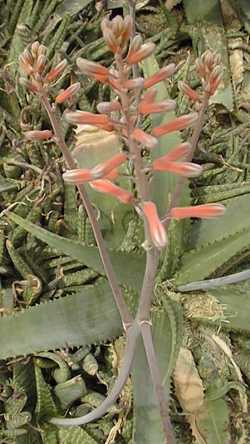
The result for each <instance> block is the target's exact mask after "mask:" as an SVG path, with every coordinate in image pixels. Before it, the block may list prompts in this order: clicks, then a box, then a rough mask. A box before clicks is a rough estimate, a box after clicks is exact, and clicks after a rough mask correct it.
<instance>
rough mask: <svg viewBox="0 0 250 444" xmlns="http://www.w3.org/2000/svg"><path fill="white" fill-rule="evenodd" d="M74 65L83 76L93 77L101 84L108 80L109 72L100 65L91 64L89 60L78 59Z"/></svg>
mask: <svg viewBox="0 0 250 444" xmlns="http://www.w3.org/2000/svg"><path fill="white" fill-rule="evenodd" d="M76 64H77V66H78V68H79V69H80V71H81V72H82V73H83V74H85V75H87V76H90V77H94V78H95V79H96V80H99V81H101V82H105V81H107V80H108V77H109V70H108V69H107V68H106V67H105V66H103V65H101V64H100V63H96V62H91V61H90V60H87V59H83V58H81V57H79V58H78V59H77V60H76Z"/></svg>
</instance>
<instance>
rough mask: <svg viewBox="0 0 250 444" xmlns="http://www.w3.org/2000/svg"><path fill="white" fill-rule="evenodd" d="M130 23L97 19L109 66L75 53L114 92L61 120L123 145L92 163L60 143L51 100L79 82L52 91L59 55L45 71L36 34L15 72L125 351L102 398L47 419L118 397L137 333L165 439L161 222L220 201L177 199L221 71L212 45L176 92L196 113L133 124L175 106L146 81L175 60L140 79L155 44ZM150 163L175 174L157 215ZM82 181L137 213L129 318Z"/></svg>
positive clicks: (33, 135)
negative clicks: (74, 193) (75, 199)
mask: <svg viewBox="0 0 250 444" xmlns="http://www.w3.org/2000/svg"><path fill="white" fill-rule="evenodd" d="M129 6H130V11H131V14H132V16H133V15H134V3H133V1H132V0H131V1H130V2H129ZM134 28H135V23H134V21H133V19H132V18H131V16H129V15H128V16H126V17H125V18H124V19H123V18H122V17H120V16H116V17H115V18H114V19H112V20H109V19H108V18H105V19H104V20H103V21H102V32H103V37H104V40H105V42H106V44H107V46H108V48H109V49H110V51H111V52H112V53H113V56H114V67H113V68H112V69H108V68H106V67H105V66H102V65H101V64H99V63H95V62H92V61H88V60H86V59H82V58H79V59H77V61H76V63H77V66H78V68H79V69H80V71H81V72H82V73H83V74H85V75H87V76H89V77H91V78H93V79H95V80H97V81H99V82H101V83H103V84H105V85H108V86H109V87H110V88H111V89H112V90H113V93H114V95H115V99H113V100H111V102H102V103H100V104H99V105H98V106H97V109H98V111H99V114H94V113H90V112H86V111H81V110H77V111H74V112H71V111H68V112H67V113H66V119H67V121H68V122H70V123H72V124H73V125H74V124H88V125H93V126H95V127H98V128H101V129H104V130H106V131H108V132H111V131H112V132H115V133H116V134H117V135H118V136H119V137H120V138H121V139H122V140H123V142H124V148H123V149H122V150H121V152H119V153H117V154H115V155H114V156H113V157H112V158H110V159H108V160H106V161H105V162H102V163H98V164H97V165H95V166H93V167H92V168H85V169H79V168H77V165H76V163H75V161H74V159H73V157H72V155H71V152H70V150H69V148H68V147H67V144H66V143H65V140H64V137H63V131H62V127H61V122H60V120H59V118H58V112H57V111H58V110H56V107H58V106H59V105H61V104H63V103H64V102H65V101H66V102H70V100H71V99H72V97H73V96H74V95H75V94H77V92H78V91H79V88H80V84H79V83H74V84H72V85H70V86H69V87H68V88H66V89H65V90H62V91H60V93H59V94H57V96H56V97H55V98H54V99H52V97H53V82H54V81H55V80H57V79H58V77H60V76H61V75H62V74H63V71H64V69H65V66H66V62H65V61H64V60H63V61H62V62H60V63H59V64H58V65H57V66H56V67H55V68H52V69H51V70H50V71H49V72H47V59H46V48H45V47H44V46H43V45H40V44H39V43H38V42H35V43H33V44H32V45H31V47H30V48H27V49H26V50H25V51H24V52H23V54H22V55H21V57H20V68H21V70H22V71H23V72H24V74H25V75H26V77H24V78H22V79H21V82H22V84H23V85H24V86H25V87H26V88H27V89H28V90H29V91H30V92H31V93H32V94H35V95H37V97H38V98H39V99H40V101H41V103H42V105H43V107H44V108H45V110H46V111H47V114H48V116H49V119H50V122H51V126H52V129H53V132H52V131H51V130H43V131H40V130H35V129H34V130H33V131H28V132H27V133H26V134H25V137H26V138H27V139H29V140H39V141H41V140H49V139H53V140H54V141H55V142H56V143H57V144H58V146H59V148H60V149H61V152H62V154H63V156H64V160H65V163H66V166H67V168H68V170H66V172H65V173H64V174H63V179H64V180H65V182H68V183H71V184H75V185H77V187H78V190H79V194H80V197H81V199H82V202H83V205H84V207H85V209H86V211H87V214H88V217H89V220H90V223H91V225H92V228H93V232H94V235H95V238H96V242H97V246H98V248H99V252H100V256H101V259H102V262H103V266H104V270H105V272H106V275H107V279H108V281H109V284H110V286H111V289H112V292H113V296H114V300H115V302H116V304H117V307H118V310H119V312H120V315H121V319H122V322H123V326H124V332H125V334H126V337H127V345H126V349H125V356H124V360H123V364H122V366H121V370H120V374H119V376H118V378H117V380H116V382H115V384H114V387H113V389H112V391H111V393H110V394H109V395H108V397H107V398H106V400H105V401H104V402H103V404H101V405H100V407H98V408H97V409H95V410H94V411H92V412H91V413H89V414H87V415H84V416H82V417H79V418H69V419H67V418H52V419H51V420H50V422H51V423H53V424H56V425H59V426H72V425H81V424H85V423H87V422H89V421H93V420H95V419H98V418H99V417H100V416H102V415H104V414H105V413H106V412H107V410H108V408H109V407H110V406H111V405H112V403H113V402H114V401H115V400H116V399H117V398H118V396H119V394H120V392H121V390H122V388H123V387H124V385H125V383H126V381H127V378H128V376H129V373H130V371H131V367H132V362H133V358H134V354H135V352H136V346H137V340H138V337H139V336H140V335H142V338H143V344H144V348H145V352H146V356H147V360H148V365H149V369H150V373H151V377H152V382H153V385H154V388H155V393H156V397H157V400H158V404H159V410H160V414H161V418H162V425H163V430H164V436H165V440H166V443H167V444H173V443H174V433H173V429H172V426H171V421H170V417H169V411H168V403H167V401H166V399H165V396H164V389H163V384H162V377H161V375H160V370H159V367H158V363H157V359H156V354H155V350H154V344H153V339H152V330H151V319H150V309H151V305H152V300H153V295H154V286H155V277H156V273H157V269H158V264H159V257H160V252H161V250H162V249H163V248H166V247H167V229H168V226H169V222H170V220H171V219H172V218H174V219H182V218H184V217H198V218H211V217H217V216H220V215H222V214H223V213H224V207H223V206H222V205H220V204H208V205H199V206H193V207H185V208H183V207H178V206H177V205H178V200H179V197H180V194H181V189H182V185H183V183H184V182H183V181H184V180H186V179H185V178H187V177H195V176H197V175H199V174H201V172H202V167H201V166H200V165H197V164H195V163H193V162H192V157H193V153H194V150H195V148H196V145H197V141H198V138H199V135H200V132H201V129H202V125H203V121H204V114H205V111H206V109H207V107H208V102H209V98H210V97H211V95H213V94H214V93H215V91H216V88H217V87H218V84H219V82H220V79H221V71H220V67H219V59H218V57H217V56H216V55H214V54H212V53H211V52H206V53H205V54H204V55H203V56H202V57H201V59H199V60H198V62H197V73H198V75H199V77H200V80H201V83H202V92H201V93H200V94H198V93H197V92H196V91H193V90H192V89H191V88H190V87H189V85H187V84H184V83H182V84H180V87H181V89H182V91H183V93H184V94H186V95H187V97H188V98H189V99H191V100H192V101H193V102H195V103H196V105H197V107H198V108H199V111H198V113H197V112H192V113H190V114H187V115H184V116H179V117H176V118H175V119H173V120H171V121H169V122H167V123H165V124H163V125H160V126H157V127H154V128H153V129H152V131H151V133H148V132H146V131H144V130H143V129H142V128H141V127H140V122H141V120H142V119H143V116H145V115H150V114H153V113H165V112H169V111H172V110H173V109H174V108H175V102H174V101H173V100H164V101H161V102H159V103H157V102H156V101H155V99H156V91H155V90H154V89H153V88H152V87H153V86H154V85H156V84H157V83H159V82H161V81H163V80H165V79H167V78H169V76H171V75H172V74H173V73H174V72H175V70H176V67H175V65H174V64H170V65H167V66H165V67H164V68H162V69H160V70H159V71H158V73H155V74H154V75H152V76H151V77H149V78H147V79H144V78H143V77H141V76H140V74H139V73H138V66H137V64H138V62H140V61H142V60H144V59H145V58H147V57H149V56H150V55H151V54H152V53H153V51H154V49H155V45H154V44H153V43H151V42H147V43H143V41H142V39H141V37H140V36H138V35H135V32H134ZM149 88H150V89H149ZM51 101H53V103H51ZM114 112H115V117H114ZM187 128H194V131H193V135H192V138H191V140H190V142H189V143H188V142H185V143H181V144H179V145H177V146H176V147H174V148H173V149H172V150H170V151H169V152H168V154H166V155H164V156H162V157H159V158H158V159H156V160H154V161H153V162H152V164H151V165H148V162H147V164H146V162H145V159H144V156H143V154H142V153H143V149H147V150H149V151H150V150H154V148H155V147H156V145H157V143H158V139H159V138H160V137H162V136H163V135H165V134H169V133H172V132H175V131H181V130H184V129H187ZM127 161H129V162H131V163H132V165H133V171H134V177H133V181H134V183H135V185H136V190H135V192H134V193H132V192H131V191H129V190H127V189H123V188H121V187H120V186H118V185H117V184H116V183H115V180H116V178H117V176H118V175H119V167H120V166H121V165H123V164H124V163H126V162H127ZM148 171H150V175H149V174H147V173H148ZM155 171H158V172H161V173H162V174H164V173H166V172H168V173H173V174H175V175H177V176H179V177H180V179H179V182H178V183H177V186H176V189H175V192H174V193H173V195H172V200H171V203H170V206H169V209H168V211H167V214H166V216H165V217H164V218H163V220H161V219H160V217H159V215H158V211H157V207H156V204H155V203H154V202H153V201H152V197H151V193H150V186H149V180H150V176H152V175H153V174H154V172H155ZM85 182H88V183H89V185H90V186H91V187H92V188H93V189H94V190H96V191H97V192H101V193H105V194H107V195H110V196H113V197H114V198H116V199H118V200H119V201H120V202H122V203H123V204H126V205H131V206H133V207H134V208H135V209H136V211H137V213H138V215H139V216H140V217H142V219H143V221H144V229H145V243H144V245H146V267H145V274H144V279H143V284H142V289H141V294H140V297H139V304H138V309H137V313H136V316H135V318H133V317H132V316H131V314H130V312H129V310H128V307H127V305H126V303H125V300H124V297H123V294H122V291H121V289H120V287H119V285H118V283H117V278H116V276H115V273H114V271H113V267H112V264H111V261H110V258H109V254H108V251H107V248H106V246H105V242H104V239H103V237H102V233H101V230H100V227H99V224H98V221H97V219H96V217H95V213H94V211H93V208H92V206H91V204H90V201H89V198H88V195H87V193H86V190H85V187H84V184H85ZM161 191H162V190H161Z"/></svg>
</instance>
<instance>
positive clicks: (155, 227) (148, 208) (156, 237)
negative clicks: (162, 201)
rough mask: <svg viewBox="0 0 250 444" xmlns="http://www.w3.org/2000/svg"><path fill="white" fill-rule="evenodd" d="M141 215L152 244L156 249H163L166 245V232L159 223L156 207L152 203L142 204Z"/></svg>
mask: <svg viewBox="0 0 250 444" xmlns="http://www.w3.org/2000/svg"><path fill="white" fill-rule="evenodd" d="M143 213H144V215H145V218H146V220H147V223H148V228H149V233H150V237H151V241H152V243H153V244H154V245H155V246H156V247H157V248H163V247H165V246H166V244H167V236H166V231H165V228H164V226H163V224H162V223H161V221H160V219H159V216H158V213H157V208H156V205H155V204H154V203H153V202H144V204H143Z"/></svg>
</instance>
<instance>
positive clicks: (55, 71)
mask: <svg viewBox="0 0 250 444" xmlns="http://www.w3.org/2000/svg"><path fill="white" fill-rule="evenodd" d="M67 63H68V62H67V60H66V59H64V60H62V61H61V62H60V63H58V65H56V66H55V68H52V69H51V70H50V71H49V72H48V74H47V75H46V78H45V80H46V81H47V82H53V81H54V80H56V79H57V78H58V77H59V76H60V75H61V74H62V73H63V71H64V70H65V68H66V66H67Z"/></svg>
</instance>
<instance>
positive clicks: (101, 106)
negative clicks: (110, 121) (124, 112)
mask: <svg viewBox="0 0 250 444" xmlns="http://www.w3.org/2000/svg"><path fill="white" fill-rule="evenodd" d="M97 110H98V112H99V113H101V114H109V113H112V111H121V104H120V102H118V100H112V102H100V103H98V105H97Z"/></svg>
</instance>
